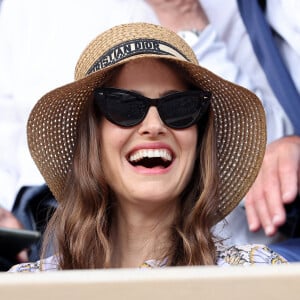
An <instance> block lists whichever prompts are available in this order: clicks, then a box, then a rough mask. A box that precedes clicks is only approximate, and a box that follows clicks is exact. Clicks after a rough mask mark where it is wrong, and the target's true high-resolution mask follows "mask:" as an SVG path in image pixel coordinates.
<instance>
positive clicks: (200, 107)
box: [159, 95, 209, 129]
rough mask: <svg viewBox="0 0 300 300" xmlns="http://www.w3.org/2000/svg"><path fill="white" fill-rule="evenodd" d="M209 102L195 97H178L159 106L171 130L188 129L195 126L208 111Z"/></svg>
mask: <svg viewBox="0 0 300 300" xmlns="http://www.w3.org/2000/svg"><path fill="white" fill-rule="evenodd" d="M208 103H209V102H208V101H205V99H199V96H198V95H197V96H195V95H178V96H176V97H170V98H167V99H165V101H164V102H163V103H161V105H160V106H159V113H160V116H161V118H162V119H163V120H164V122H165V123H166V124H167V125H168V126H169V127H171V128H177V129H182V128H187V127H189V126H192V125H194V124H195V123H196V122H197V121H198V120H199V118H200V117H201V116H202V115H203V114H204V113H205V112H206V111H207V108H208Z"/></svg>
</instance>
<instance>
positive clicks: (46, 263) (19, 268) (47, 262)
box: [8, 256, 59, 273]
mask: <svg viewBox="0 0 300 300" xmlns="http://www.w3.org/2000/svg"><path fill="white" fill-rule="evenodd" d="M57 270H59V264H58V260H57V257H56V256H50V257H48V258H45V259H42V260H38V261H36V262H28V263H22V264H18V265H15V266H13V267H11V268H10V269H9V270H8V272H10V273H19V272H22V273H30V272H31V273H35V272H47V271H57Z"/></svg>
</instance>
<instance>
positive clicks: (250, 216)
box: [245, 174, 262, 231]
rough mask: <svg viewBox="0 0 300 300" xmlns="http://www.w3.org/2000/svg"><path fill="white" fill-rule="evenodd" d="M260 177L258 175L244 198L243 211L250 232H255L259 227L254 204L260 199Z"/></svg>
mask: <svg viewBox="0 0 300 300" xmlns="http://www.w3.org/2000/svg"><path fill="white" fill-rule="evenodd" d="M260 177H261V175H260V174H259V175H258V176H257V178H256V180H255V182H254V184H253V185H252V187H251V188H250V190H249V192H248V194H247V195H246V197H245V209H246V217H247V221H248V226H249V230H250V231H257V230H259V229H260V227H261V222H260V219H259V217H258V214H257V211H256V205H255V202H256V201H257V199H261V198H262V193H261V188H260V186H261V178H260Z"/></svg>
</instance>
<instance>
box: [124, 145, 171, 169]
mask: <svg viewBox="0 0 300 300" xmlns="http://www.w3.org/2000/svg"><path fill="white" fill-rule="evenodd" d="M172 161H173V155H172V153H171V152H170V151H169V150H167V149H141V150H137V151H135V152H133V153H130V155H129V157H128V162H129V163H130V164H131V165H132V166H134V167H137V166H141V167H144V168H148V169H152V168H163V169H165V168H167V167H169V166H170V165H171V163H172Z"/></svg>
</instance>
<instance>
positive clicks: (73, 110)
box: [27, 23, 266, 217]
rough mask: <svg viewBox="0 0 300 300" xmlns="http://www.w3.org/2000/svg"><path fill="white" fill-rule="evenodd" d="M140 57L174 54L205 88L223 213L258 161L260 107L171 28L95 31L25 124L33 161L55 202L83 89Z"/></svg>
mask: <svg viewBox="0 0 300 300" xmlns="http://www.w3.org/2000/svg"><path fill="white" fill-rule="evenodd" d="M141 57H157V58H163V59H166V60H169V61H174V62H175V63H177V64H179V65H180V66H181V67H182V68H184V69H185V70H186V71H187V74H189V76H190V79H191V81H192V82H193V83H194V84H195V85H196V86H199V87H201V88H202V89H204V90H207V91H211V92H212V99H211V105H212V109H213V112H214V121H215V126H216V135H217V151H218V160H219V169H220V178H221V181H220V195H221V199H220V206H219V208H220V211H221V213H222V215H223V217H225V216H226V215H227V214H228V213H229V212H231V211H232V210H233V208H234V207H235V206H236V205H237V204H238V203H239V202H240V200H241V199H242V198H243V197H244V195H245V194H246V192H247V191H248V189H249V188H250V186H251V185H252V183H253V181H254V180H255V178H256V176H257V173H258V170H259V168H260V165H261V162H262V158H263V155H264V151H265V143H266V132H265V114H264V110H263V108H262V105H261V103H260V101H259V99H258V98H257V97H256V96H255V95H254V94H253V93H251V92H250V91H248V90H246V89H244V88H242V87H240V86H237V85H235V84H233V83H230V82H228V81H226V80H223V79H222V78H220V77H218V76H216V75H215V74H213V73H211V72H210V71H208V70H207V69H205V68H203V67H201V66H199V64H198V61H197V59H196V57H195V54H194V53H193V51H192V49H191V48H190V47H189V46H188V45H187V44H186V43H185V42H184V41H183V40H182V39H181V38H180V37H179V36H178V35H177V34H176V33H174V32H172V31H169V30H167V29H165V28H163V27H160V26H157V25H152V24H147V23H132V24H124V25H119V26H116V27H113V28H111V29H109V30H108V31H106V32H104V33H102V34H100V35H99V36H97V37H96V38H95V39H94V40H93V41H92V42H91V43H90V44H89V45H88V46H87V47H86V49H85V50H84V51H83V53H82V55H81V56H80V58H79V60H78V63H77V65H76V70H75V81H74V82H72V83H70V84H67V85H65V86H62V87H60V88H57V89H55V90H53V91H51V92H49V93H48V94H46V95H45V96H43V97H42V98H41V99H40V100H39V101H38V102H37V104H36V105H35V107H34V108H33V110H32V112H31V114H30V117H29V120H28V127H27V134H28V144H29V149H30V152H31V155H32V157H33V159H34V161H35V163H36V165H37V166H38V168H39V170H40V172H41V174H42V175H43V177H44V179H45V181H46V183H47V184H48V186H49V188H50V190H51V191H52V193H53V194H54V196H55V198H56V199H57V200H58V201H61V200H62V192H63V189H64V183H65V178H66V174H67V172H68V171H69V168H70V164H71V161H72V155H73V150H74V145H75V142H76V130H77V125H78V120H79V117H80V114H81V112H82V110H83V107H84V106H85V104H86V102H87V99H88V97H89V95H91V93H92V92H93V90H94V89H95V88H96V87H99V86H101V85H102V84H103V81H104V79H105V76H106V75H107V74H108V72H109V71H110V70H112V69H113V68H115V66H117V65H120V64H124V63H126V62H128V61H131V60H135V59H138V58H141ZM62 68H63V66H62Z"/></svg>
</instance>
